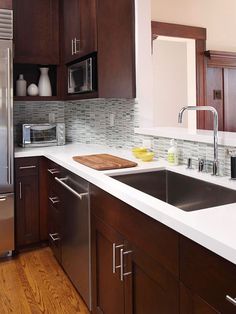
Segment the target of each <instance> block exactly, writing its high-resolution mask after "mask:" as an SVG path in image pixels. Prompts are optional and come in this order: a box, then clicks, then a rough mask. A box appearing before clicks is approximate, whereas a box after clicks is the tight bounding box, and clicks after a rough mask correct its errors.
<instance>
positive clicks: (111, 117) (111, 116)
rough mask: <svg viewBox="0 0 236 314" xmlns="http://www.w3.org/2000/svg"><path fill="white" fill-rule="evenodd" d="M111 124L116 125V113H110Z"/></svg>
mask: <svg viewBox="0 0 236 314" xmlns="http://www.w3.org/2000/svg"><path fill="white" fill-rule="evenodd" d="M109 118H110V126H111V127H113V126H114V125H115V114H114V113H110V117H109Z"/></svg>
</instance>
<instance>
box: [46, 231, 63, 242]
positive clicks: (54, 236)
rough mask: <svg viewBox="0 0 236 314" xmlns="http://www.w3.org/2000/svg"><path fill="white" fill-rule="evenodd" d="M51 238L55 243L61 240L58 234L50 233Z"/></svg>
mask: <svg viewBox="0 0 236 314" xmlns="http://www.w3.org/2000/svg"><path fill="white" fill-rule="evenodd" d="M49 237H50V238H51V239H52V241H53V242H56V241H59V240H61V239H60V237H59V234H58V233H49Z"/></svg>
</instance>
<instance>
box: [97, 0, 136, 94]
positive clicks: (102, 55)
mask: <svg viewBox="0 0 236 314" xmlns="http://www.w3.org/2000/svg"><path fill="white" fill-rule="evenodd" d="M97 25H98V31H97V36H98V93H99V97H102V98H111V97H117V98H135V96H136V89H135V86H136V82H135V8H134V1H133V0H119V1H110V0H97Z"/></svg>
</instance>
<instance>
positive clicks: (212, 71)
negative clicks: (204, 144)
mask: <svg viewBox="0 0 236 314" xmlns="http://www.w3.org/2000/svg"><path fill="white" fill-rule="evenodd" d="M207 105H208V106H213V107H214V108H215V109H216V110H217V112H218V115H219V130H220V131H224V87H223V69H222V68H210V67H209V68H208V69H207ZM205 129H207V130H213V115H212V114H211V113H210V112H206V113H205Z"/></svg>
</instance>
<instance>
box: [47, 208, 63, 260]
mask: <svg viewBox="0 0 236 314" xmlns="http://www.w3.org/2000/svg"><path fill="white" fill-rule="evenodd" d="M61 224H62V216H61V213H60V211H59V210H58V209H57V208H55V207H54V206H53V205H51V204H49V207H48V229H49V246H50V247H51V249H52V251H53V254H54V256H55V257H56V259H57V260H58V262H59V263H61Z"/></svg>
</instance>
